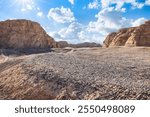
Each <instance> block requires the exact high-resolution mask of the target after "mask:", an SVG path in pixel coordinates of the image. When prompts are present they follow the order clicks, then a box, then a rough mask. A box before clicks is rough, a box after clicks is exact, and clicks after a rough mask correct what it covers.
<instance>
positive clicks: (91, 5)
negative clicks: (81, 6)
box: [88, 0, 100, 9]
mask: <svg viewBox="0 0 150 117" xmlns="http://www.w3.org/2000/svg"><path fill="white" fill-rule="evenodd" d="M99 7H100V4H99V2H98V0H94V1H93V2H90V3H89V4H88V8H89V9H98V8H99Z"/></svg>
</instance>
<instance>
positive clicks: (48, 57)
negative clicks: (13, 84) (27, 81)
mask: <svg viewBox="0 0 150 117" xmlns="http://www.w3.org/2000/svg"><path fill="white" fill-rule="evenodd" d="M66 50H67V49H65V51H62V50H61V51H59V50H58V49H57V50H54V52H51V53H46V54H37V55H30V57H28V59H25V60H24V61H23V62H22V63H21V65H20V66H21V68H22V69H23V70H24V72H25V74H26V75H27V76H28V78H33V79H32V84H36V83H38V82H39V81H41V80H42V81H43V80H44V81H45V82H46V83H47V86H45V87H46V89H48V91H47V92H49V91H50V92H51V93H52V94H51V95H53V96H51V97H49V98H41V99H150V48H144V47H140V48H125V47H116V48H82V49H69V51H66ZM29 99H30V98H29ZM35 99H36V98H35Z"/></svg>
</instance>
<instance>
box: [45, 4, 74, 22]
mask: <svg viewBox="0 0 150 117" xmlns="http://www.w3.org/2000/svg"><path fill="white" fill-rule="evenodd" d="M47 16H48V18H49V19H53V20H54V21H56V22H58V23H69V22H73V21H74V20H75V18H74V14H73V12H72V11H71V10H70V8H64V7H63V6H62V7H61V8H58V7H57V8H51V9H50V10H49V13H48V15H47Z"/></svg>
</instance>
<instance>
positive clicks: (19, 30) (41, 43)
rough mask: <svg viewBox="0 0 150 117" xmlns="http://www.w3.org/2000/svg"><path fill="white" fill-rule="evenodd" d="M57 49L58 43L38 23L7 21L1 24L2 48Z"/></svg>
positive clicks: (0, 41) (0, 44)
mask: <svg viewBox="0 0 150 117" xmlns="http://www.w3.org/2000/svg"><path fill="white" fill-rule="evenodd" d="M51 47H56V42H55V41H54V39H53V38H52V37H50V36H49V35H48V34H47V33H46V32H45V30H44V29H43V28H42V27H41V26H40V24H38V23H37V22H33V21H29V20H7V21H2V22H0V48H3V49H47V48H51Z"/></svg>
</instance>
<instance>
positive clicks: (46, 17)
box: [0, 0, 150, 44]
mask: <svg viewBox="0 0 150 117" xmlns="http://www.w3.org/2000/svg"><path fill="white" fill-rule="evenodd" d="M149 11H150V0H126V1H120V0H115V1H112V0H107V1H106V0H61V1H60V0H50V1H47V0H43V1H42V0H7V1H5V0H0V15H1V16H0V21H5V20H13V19H25V20H31V21H34V22H38V23H39V24H40V25H41V26H42V27H43V28H44V29H45V31H46V32H47V33H48V34H49V35H50V36H51V37H53V38H54V39H55V40H56V41H67V42H68V43H71V44H78V43H84V42H90V43H92V42H95V43H98V44H102V43H103V41H104V39H105V38H106V36H107V35H108V34H109V33H111V32H116V31H117V30H119V29H121V28H128V27H135V26H138V25H140V24H143V23H144V22H145V21H147V20H150V15H148V14H149Z"/></svg>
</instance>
